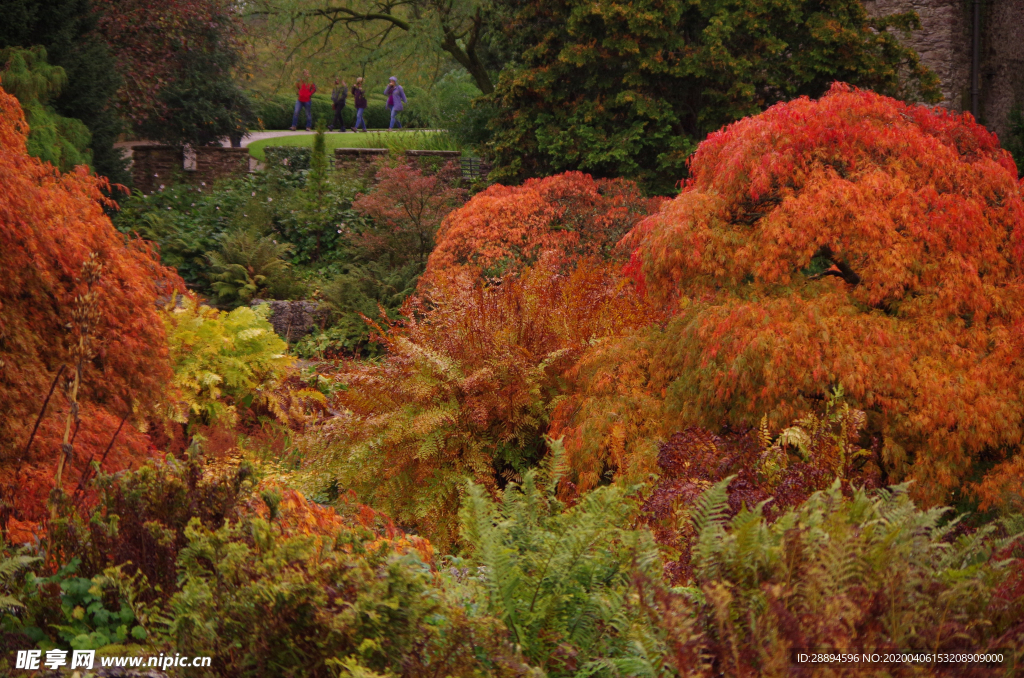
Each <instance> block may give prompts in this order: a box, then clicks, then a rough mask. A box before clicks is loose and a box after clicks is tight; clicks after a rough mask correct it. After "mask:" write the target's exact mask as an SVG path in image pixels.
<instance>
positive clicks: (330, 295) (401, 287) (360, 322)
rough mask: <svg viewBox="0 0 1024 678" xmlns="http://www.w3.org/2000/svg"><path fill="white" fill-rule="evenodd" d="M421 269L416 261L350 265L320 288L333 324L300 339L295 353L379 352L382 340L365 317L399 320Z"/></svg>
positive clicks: (329, 354)
mask: <svg viewBox="0 0 1024 678" xmlns="http://www.w3.org/2000/svg"><path fill="white" fill-rule="evenodd" d="M422 270H423V268H422V266H421V265H420V264H419V262H415V261H414V262H411V263H408V264H406V265H405V266H402V267H401V268H396V269H392V268H389V267H388V266H387V265H386V264H385V263H383V262H380V261H369V262H367V263H366V264H365V265H352V266H349V267H348V268H347V270H345V271H344V272H343V273H342V274H341V275H339V276H336V277H335V278H334V279H333V280H331V281H330V282H328V283H327V284H326V285H324V287H323V290H321V293H322V295H323V301H324V302H325V303H326V304H327V306H328V307H329V308H330V309H331V312H332V313H331V315H332V320H331V327H329V328H327V329H326V330H324V331H322V332H319V333H314V334H310V335H307V336H306V337H304V338H303V339H302V340H300V341H299V342H298V343H297V344H296V345H295V347H294V350H295V352H296V354H297V355H300V356H303V357H313V356H316V357H320V358H323V357H340V356H351V355H362V356H366V355H375V354H377V353H379V352H380V350H381V346H380V343H379V342H376V341H373V340H372V333H373V328H372V327H371V326H370V325H369V324H368V323H367V322H366V319H367V318H368V319H370V320H371V321H374V322H385V323H387V322H391V321H395V320H398V319H399V315H400V309H401V308H402V306H403V304H404V303H405V300H406V299H408V298H409V297H410V296H411V295H412V294H413V293H414V292H415V291H416V281H417V280H418V279H419V276H420V273H421V272H422Z"/></svg>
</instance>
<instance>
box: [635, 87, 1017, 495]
mask: <svg viewBox="0 0 1024 678" xmlns="http://www.w3.org/2000/svg"><path fill="white" fill-rule="evenodd" d="M691 174H692V177H691V179H690V180H689V181H688V182H687V184H686V186H685V188H684V190H683V192H682V194H681V195H680V196H678V197H677V198H675V199H674V200H672V201H671V202H670V203H669V204H667V205H666V206H665V207H664V208H663V209H662V211H661V212H660V213H659V214H657V215H654V216H652V217H650V218H649V219H647V220H646V221H644V222H643V223H642V224H641V225H640V226H638V227H637V228H636V229H635V230H634V231H633V232H632V233H631V234H630V235H629V236H627V239H628V242H629V244H630V245H631V246H632V247H633V248H634V249H633V259H632V269H633V271H634V273H635V274H636V275H637V276H638V277H639V278H640V279H641V280H642V281H643V282H645V283H646V284H647V286H648V288H649V290H650V293H651V295H652V296H653V297H654V298H655V299H657V300H658V301H660V302H662V303H663V304H665V307H666V308H668V309H671V310H672V311H673V312H677V313H678V314H679V315H678V318H677V319H676V320H675V321H673V322H672V323H671V324H670V325H669V327H668V328H667V331H666V332H664V334H663V335H662V336H661V337H659V338H657V339H656V340H654V341H653V342H652V343H651V345H650V346H649V350H650V351H651V356H652V357H651V360H650V362H651V363H652V364H657V365H659V366H661V367H664V371H665V372H666V373H665V374H662V375H660V377H659V378H658V379H657V380H653V381H652V383H651V384H650V385H649V386H650V387H651V388H652V389H653V390H652V392H653V393H655V394H656V393H657V391H658V390H661V392H662V395H661V398H662V400H663V402H664V407H663V412H664V413H665V415H666V416H668V415H669V413H671V416H673V417H677V418H678V419H679V420H681V421H683V422H685V423H688V424H696V425H703V426H708V427H712V428H715V427H718V426H720V425H721V424H722V423H724V422H730V423H732V424H735V425H751V424H753V423H755V422H757V421H758V420H759V419H760V418H761V416H762V414H763V413H766V412H767V413H768V415H769V419H770V421H771V422H772V424H773V425H775V426H778V425H780V424H781V423H783V422H785V421H787V420H789V419H791V418H792V417H793V416H795V415H796V414H798V413H799V412H803V411H810V410H812V409H813V408H814V405H815V403H816V402H819V401H820V400H821V399H822V398H823V397H824V395H825V394H826V393H827V392H828V391H829V390H830V389H831V388H832V387H833V386H834V385H836V384H842V386H843V387H844V389H845V392H846V394H847V397H848V398H849V399H850V401H851V404H854V405H855V406H856V407H859V408H861V409H864V410H866V411H868V414H869V422H868V430H869V431H871V432H872V434H873V435H878V436H879V437H880V438H881V439H882V440H883V443H884V444H883V449H882V454H883V458H884V460H885V462H886V470H887V471H888V472H889V478H888V480H889V481H892V480H898V479H900V478H901V477H904V476H905V475H907V474H909V476H911V477H914V478H916V479H917V481H918V482H917V483H916V484H915V486H914V488H915V492H917V493H918V496H920V497H923V498H927V499H931V500H941V499H943V498H945V496H946V495H947V493H948V492H949V491H951V490H953V489H954V488H956V487H957V486H959V485H960V484H961V483H962V482H963V481H964V479H965V478H966V477H968V476H969V475H970V473H971V472H972V469H973V467H974V464H975V463H976V462H977V461H978V460H979V459H980V458H982V457H983V456H985V455H988V456H989V458H991V456H992V455H994V456H996V458H997V459H998V458H999V457H1000V456H1003V457H1009V456H1012V455H1014V454H1016V453H1017V451H1018V446H1019V445H1020V443H1021V441H1022V435H1024V429H1022V424H1021V422H1022V421H1024V397H1022V395H1021V383H1022V380H1024V361H1022V360H1021V356H1022V355H1024V305H1022V304H1021V302H1020V300H1021V299H1022V298H1024V275H1022V268H1021V267H1022V263H1024V260H1022V254H1024V239H1022V238H1024V199H1022V193H1021V184H1020V183H1019V182H1018V180H1017V172H1016V168H1015V166H1014V164H1013V161H1012V160H1011V158H1010V155H1009V154H1008V153H1007V152H1006V151H1004V150H1001V149H1000V148H999V145H998V141H997V139H996V137H995V136H994V135H993V134H991V133H989V132H988V131H987V130H985V128H983V127H981V126H980V125H977V124H976V123H975V122H974V121H973V119H972V118H971V117H970V116H969V115H963V116H957V115H952V114H949V113H946V112H944V111H941V110H935V111H932V110H928V109H926V108H924V107H920V106H911V105H907V104H904V103H901V102H898V101H895V100H893V99H889V98H887V97H883V96H880V95H877V94H874V93H872V92H867V91H860V90H856V89H853V88H850V87H848V86H845V85H841V84H837V85H835V86H834V87H833V88H832V90H831V91H830V92H829V93H828V94H827V95H826V96H824V97H822V98H821V99H819V100H816V101H811V100H809V99H806V98H802V99H798V100H796V101H792V102H789V103H785V104H779V105H777V106H774V107H772V108H771V109H769V110H768V111H766V112H765V113H763V114H761V115H758V116H755V117H751V118H747V119H744V120H741V121H739V122H737V123H735V124H733V125H730V126H729V127H727V128H725V129H724V130H722V131H720V132H717V133H715V134H712V135H711V136H710V137H708V139H707V140H706V141H705V142H704V143H703V144H702V145H701V146H700V148H699V149H698V151H697V153H696V154H695V155H694V157H693V159H692V163H691ZM661 367H659V369H660V368H661Z"/></svg>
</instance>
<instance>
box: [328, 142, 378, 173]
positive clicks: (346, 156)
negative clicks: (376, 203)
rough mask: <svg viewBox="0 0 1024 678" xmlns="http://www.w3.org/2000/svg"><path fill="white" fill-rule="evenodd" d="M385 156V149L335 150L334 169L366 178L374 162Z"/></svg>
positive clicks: (371, 171)
mask: <svg viewBox="0 0 1024 678" xmlns="http://www.w3.org/2000/svg"><path fill="white" fill-rule="evenodd" d="M387 155H388V149H386V148H336V149H334V169H337V170H343V171H346V172H353V173H355V174H357V175H358V176H360V177H367V176H369V175H370V174H372V173H373V169H374V161H375V160H377V159H378V158H382V157H386V156H387Z"/></svg>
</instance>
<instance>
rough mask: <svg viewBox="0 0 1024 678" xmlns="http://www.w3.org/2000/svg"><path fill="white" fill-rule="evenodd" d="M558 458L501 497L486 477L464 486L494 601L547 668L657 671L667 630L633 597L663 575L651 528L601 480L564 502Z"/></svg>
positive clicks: (475, 555)
mask: <svg viewBox="0 0 1024 678" xmlns="http://www.w3.org/2000/svg"><path fill="white" fill-rule="evenodd" d="M550 444H551V445H552V450H553V452H555V451H557V450H559V449H560V446H559V445H558V442H557V441H550ZM561 463H562V462H561V461H560V459H559V458H558V455H557V454H553V455H552V458H551V459H550V460H549V461H547V462H546V463H545V465H544V471H543V473H541V472H540V471H538V469H531V470H529V471H526V472H525V473H524V474H523V481H522V483H521V484H519V485H516V484H510V485H509V486H508V487H507V488H506V489H505V491H504V492H502V493H501V499H500V501H499V502H494V501H492V500H491V499H490V498H489V497H488V495H487V493H486V491H485V490H484V489H483V488H482V487H481V486H479V485H475V484H471V485H470V486H469V487H468V489H467V497H466V501H465V503H464V506H463V510H462V521H463V534H464V537H465V540H466V541H467V542H468V543H469V544H471V547H472V557H471V559H472V562H473V563H475V564H476V565H477V566H478V570H477V576H478V577H479V578H480V580H482V582H483V584H484V587H485V589H486V591H487V592H488V593H487V604H488V611H489V612H490V613H491V614H493V615H494V616H496V617H498V618H499V619H501V620H502V621H504V622H505V624H506V625H507V626H508V628H509V630H510V631H511V633H512V635H513V640H514V641H515V642H516V643H517V644H519V645H520V646H521V647H522V650H523V654H524V655H525V657H526V658H527V659H528V660H529V661H530V662H531V663H535V664H537V665H538V666H540V667H541V668H543V669H544V671H545V672H547V675H549V676H561V675H578V676H585V675H600V676H612V675H623V674H622V673H620V672H621V671H624V670H628V671H629V674H628V675H654V674H655V666H656V665H657V664H658V662H659V661H660V657H661V655H662V653H663V652H664V647H663V644H662V640H659V639H658V638H657V637H655V635H653V634H652V630H651V629H650V628H649V627H648V626H647V625H646V624H645V623H644V621H643V619H642V613H641V611H640V607H639V606H638V605H637V604H636V603H635V602H631V600H630V598H631V596H635V594H636V590H635V589H633V588H632V582H633V578H634V577H636V576H641V577H643V578H645V579H646V580H649V581H652V582H654V581H658V580H659V579H660V570H661V564H660V558H659V556H658V551H657V548H656V547H655V545H654V542H653V540H652V538H651V536H650V534H649V533H647V532H646V531H638V530H633V529H630V523H631V515H632V512H633V510H634V507H633V504H632V502H631V501H630V500H629V499H628V498H627V496H626V492H625V491H624V490H623V489H622V488H619V487H615V486H612V487H602V488H599V489H597V490H595V491H593V492H591V493H589V494H587V495H585V496H584V497H583V498H582V499H581V500H580V502H579V503H578V504H576V505H575V506H573V507H571V508H566V507H565V505H564V504H563V503H562V502H560V501H559V500H558V499H557V497H556V496H555V486H556V480H557V477H558V476H557V475H556V473H555V472H554V471H553V469H557V468H559V467H560V465H561ZM648 594H653V589H652V590H651V591H647V592H645V593H644V595H648ZM648 602H649V601H648ZM559 648H561V649H559ZM568 648H571V650H570V649H568ZM556 650H557V651H559V652H571V653H572V655H573V656H574V657H575V660H576V663H578V664H579V669H578V670H577V671H568V672H567V670H566V668H565V667H564V666H563V665H562V664H561V663H560V662H559V661H558V659H557V657H556V656H553V653H555V652H556Z"/></svg>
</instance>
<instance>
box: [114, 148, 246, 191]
mask: <svg viewBox="0 0 1024 678" xmlns="http://www.w3.org/2000/svg"><path fill="white" fill-rule="evenodd" d="M190 156H191V157H189V158H186V156H185V153H184V152H183V150H182V149H181V148H177V147H175V146H148V145H137V146H132V180H133V181H134V183H135V188H137V189H138V190H140V191H142V192H143V193H153V192H154V191H158V190H160V188H161V187H163V186H170V185H172V184H182V183H189V184H199V183H207V184H208V183H212V182H214V181H217V180H218V179H225V178H229V177H240V176H243V175H245V174H247V173H248V172H249V162H250V161H249V149H247V148H224V147H220V146H205V147H201V148H197V149H195V151H194V153H193V154H190ZM192 158H194V162H195V167H194V169H193V168H192V167H189V165H191V163H190V162H189V160H191V159H192Z"/></svg>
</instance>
